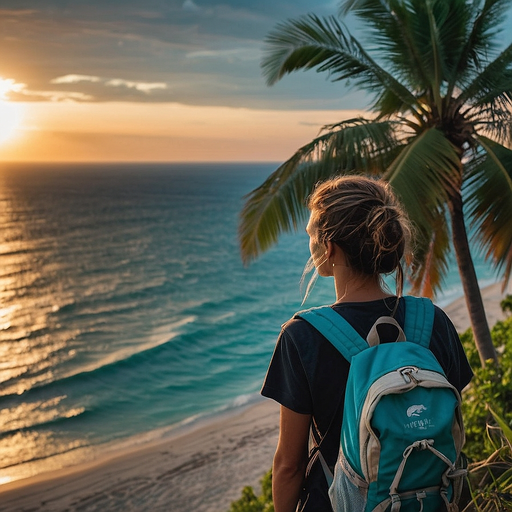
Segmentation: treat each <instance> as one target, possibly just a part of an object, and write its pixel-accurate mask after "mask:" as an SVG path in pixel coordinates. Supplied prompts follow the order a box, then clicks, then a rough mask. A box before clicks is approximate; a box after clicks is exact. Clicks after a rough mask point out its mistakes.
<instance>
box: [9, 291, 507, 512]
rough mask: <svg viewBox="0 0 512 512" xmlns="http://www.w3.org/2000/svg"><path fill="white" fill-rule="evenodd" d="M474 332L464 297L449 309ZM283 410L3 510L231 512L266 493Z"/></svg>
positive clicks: (252, 414)
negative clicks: (253, 492)
mask: <svg viewBox="0 0 512 512" xmlns="http://www.w3.org/2000/svg"><path fill="white" fill-rule="evenodd" d="M482 293H483V298H484V302H485V305H486V312H487V316H488V321H489V325H491V326H492V325H494V323H495V322H496V320H498V319H500V318H502V316H503V314H502V312H501V308H500V301H501V299H502V298H503V297H504V295H505V294H506V293H510V289H509V290H506V291H505V292H504V293H502V291H501V284H495V285H491V286H489V287H487V288H485V289H484V290H482ZM444 309H445V311H446V312H447V314H448V315H449V316H450V318H451V319H452V321H453V322H454V324H455V326H456V328H457V330H458V331H459V332H461V331H464V330H465V329H467V328H468V327H469V319H468V315H467V311H466V306H465V301H464V298H461V299H458V300H456V301H455V302H453V303H452V304H450V305H449V306H447V307H445V308H444ZM278 419H279V410H278V406H277V404H275V403H273V402H272V401H270V400H264V401H263V400H262V401H261V402H258V403H257V404H256V405H252V406H250V407H247V408H246V409H243V410H241V411H239V412H237V413H236V414H232V415H230V416H225V417H222V418H219V419H217V420H215V421H212V422H211V423H209V424H206V425H203V426H200V427H197V428H195V429H194V430H192V431H190V432H187V433H184V434H183V435H180V436H176V437H173V438H169V439H165V440H162V441H160V442H158V443H152V444H148V445H144V446H141V447H138V448H137V449H134V450H133V451H130V452H125V453H123V454H118V455H116V456H110V457H109V458H107V459H105V460H98V461H95V462H94V463H89V464H87V465H83V466H78V467H73V468H66V469H63V470H59V471H55V472H50V473H45V474H42V475H39V476H37V477H32V478H28V479H25V480H20V481H17V482H12V483H9V484H5V485H3V486H1V487H0V511H17V512H29V511H31V512H35V511H41V512H45V511H52V512H58V511H69V512H71V511H93V510H95V511H105V512H107V511H108V512H110V511H118V510H119V511H121V510H123V511H176V512H178V511H179V512H181V511H191V510H193V511H195V512H226V511H227V510H228V509H229V506H230V503H231V502H232V501H233V500H235V499H237V498H239V497H240V494H241V489H242V488H243V487H244V486H245V485H252V486H253V487H255V488H257V489H259V480H260V479H261V477H262V475H263V474H264V473H265V472H266V470H267V469H269V468H270V466H271V464H272V457H273V453H274V449H275V446H276V443H277V436H278Z"/></svg>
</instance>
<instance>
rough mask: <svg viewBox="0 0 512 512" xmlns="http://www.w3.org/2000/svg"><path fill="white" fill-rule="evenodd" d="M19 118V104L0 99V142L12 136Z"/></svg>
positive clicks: (20, 113)
mask: <svg viewBox="0 0 512 512" xmlns="http://www.w3.org/2000/svg"><path fill="white" fill-rule="evenodd" d="M21 118H22V107H21V105H19V104H16V103H10V102H8V101H1V100H0V144H2V143H3V142H6V141H7V140H9V139H11V138H13V137H14V135H15V134H16V130H17V128H18V127H19V125H20V123H21Z"/></svg>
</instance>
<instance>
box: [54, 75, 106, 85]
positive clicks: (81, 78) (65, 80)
mask: <svg viewBox="0 0 512 512" xmlns="http://www.w3.org/2000/svg"><path fill="white" fill-rule="evenodd" d="M100 81H101V78H100V77H99V76H89V75H64V76H58V77H57V78H54V79H53V80H50V83H51V84H76V83H78V82H100Z"/></svg>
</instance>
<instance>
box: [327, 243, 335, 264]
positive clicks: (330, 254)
mask: <svg viewBox="0 0 512 512" xmlns="http://www.w3.org/2000/svg"><path fill="white" fill-rule="evenodd" d="M335 252H336V250H335V247H334V244H333V243H332V242H331V241H330V240H327V242H325V257H326V258H327V261H329V259H330V258H332V257H333V256H334V254H335Z"/></svg>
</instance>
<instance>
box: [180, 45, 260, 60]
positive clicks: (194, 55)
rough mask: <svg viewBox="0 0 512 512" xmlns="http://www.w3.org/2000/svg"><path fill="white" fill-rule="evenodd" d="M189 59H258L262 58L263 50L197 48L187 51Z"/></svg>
mask: <svg viewBox="0 0 512 512" xmlns="http://www.w3.org/2000/svg"><path fill="white" fill-rule="evenodd" d="M187 57H188V58H189V59H199V58H207V59H227V60H228V61H232V60H233V59H239V60H242V61H248V60H257V61H259V60H260V58H261V52H260V51H259V49H255V48H232V49H228V50H197V51H192V52H188V53H187Z"/></svg>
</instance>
